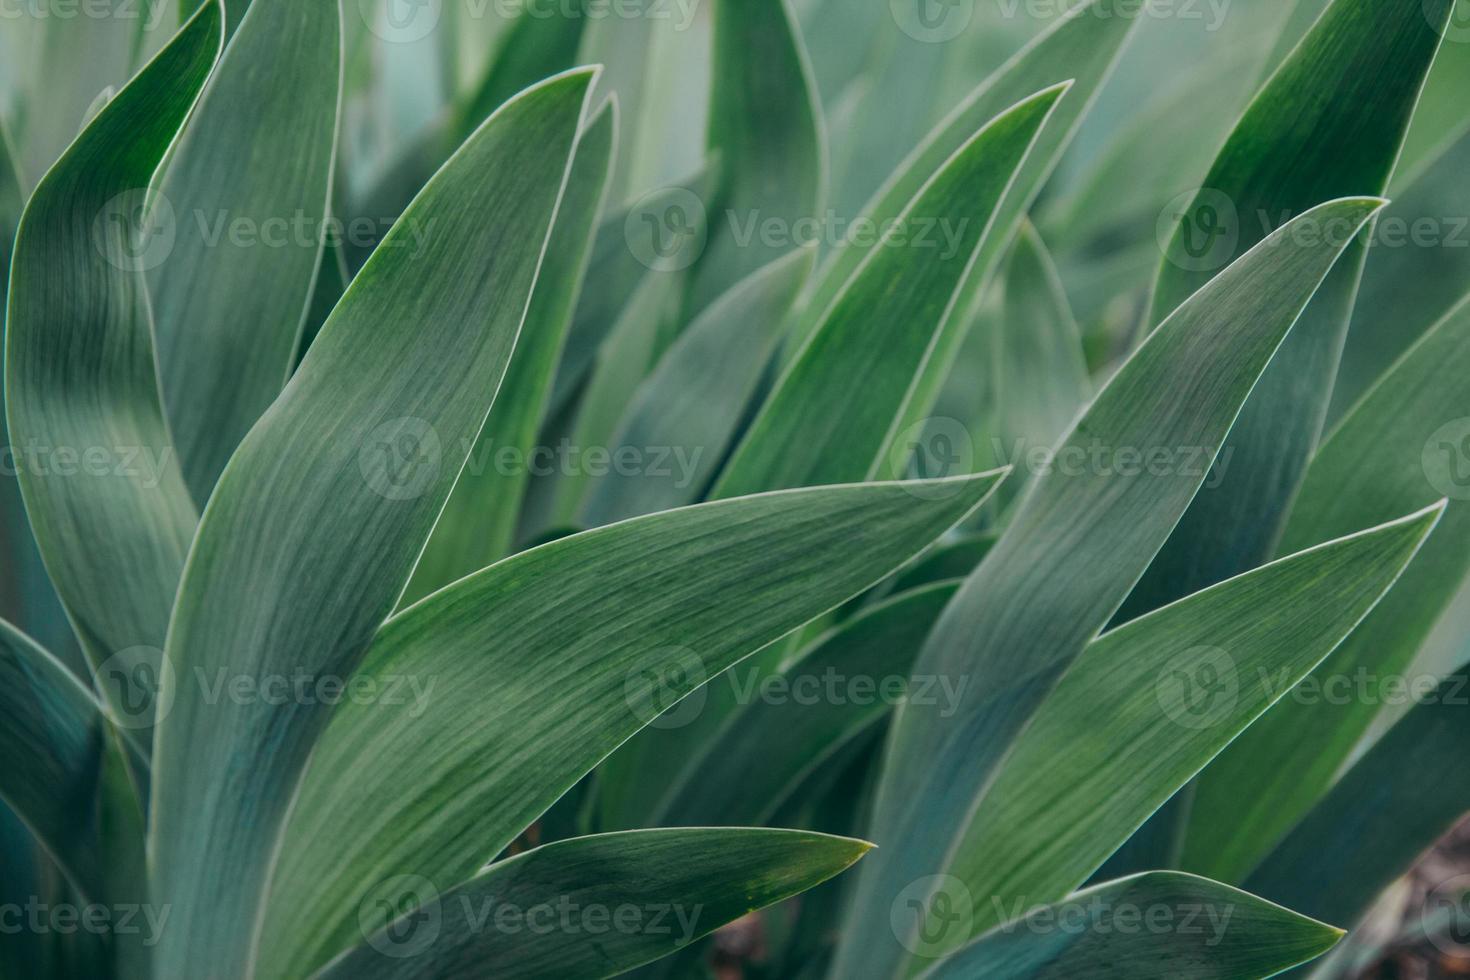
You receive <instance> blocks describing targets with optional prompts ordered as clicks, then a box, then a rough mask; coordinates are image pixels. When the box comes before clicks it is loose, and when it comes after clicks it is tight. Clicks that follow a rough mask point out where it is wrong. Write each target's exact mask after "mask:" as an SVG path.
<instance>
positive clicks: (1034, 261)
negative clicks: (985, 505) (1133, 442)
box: [990, 222, 1092, 493]
mask: <svg viewBox="0 0 1470 980" xmlns="http://www.w3.org/2000/svg"><path fill="white" fill-rule="evenodd" d="M995 288H997V289H999V290H1000V292H1001V303H1000V304H999V305H1000V308H999V310H998V311H997V313H996V315H995V316H994V318H993V323H992V324H990V340H991V350H990V363H991V383H992V385H993V391H994V397H995V404H996V414H995V435H996V438H998V439H999V440H1000V441H1001V443H1002V445H1003V448H1002V454H1003V456H1004V458H1006V459H1008V460H1010V461H1011V462H1012V463H1019V462H1020V461H1021V459H1022V458H1023V457H1024V456H1025V454H1026V453H1028V452H1030V451H1031V450H1033V449H1036V448H1039V447H1048V446H1051V445H1052V444H1053V443H1055V442H1056V440H1057V439H1058V438H1059V437H1060V436H1061V435H1062V433H1064V432H1066V431H1067V427H1068V426H1069V425H1071V424H1072V420H1073V419H1075V418H1076V417H1077V412H1078V411H1079V410H1080V409H1081V407H1082V405H1083V404H1084V403H1086V402H1087V400H1088V399H1089V398H1090V397H1091V396H1092V382H1091V381H1090V380H1089V378H1088V375H1087V363H1086V360H1085V359H1084V357H1083V353H1082V336H1081V333H1080V332H1079V331H1078V329H1077V322H1076V321H1075V320H1073V319H1072V311H1071V308H1070V307H1069V306H1068V304H1067V294H1066V291H1065V290H1064V289H1063V288H1062V282H1061V279H1060V278H1059V277H1058V275H1057V270H1056V266H1055V265H1053V264H1052V259H1051V255H1050V254H1049V253H1048V252H1047V250H1046V245H1045V244H1044V243H1043V242H1042V240H1041V236H1040V235H1038V234H1037V233H1036V229H1035V228H1033V227H1032V226H1031V224H1030V222H1027V223H1025V224H1024V225H1022V228H1021V232H1020V234H1019V235H1017V236H1016V242H1015V245H1014V246H1013V247H1012V249H1011V253H1010V256H1009V257H1008V258H1007V260H1006V263H1005V266H1004V268H1003V269H1002V270H1001V271H1000V272H999V273H998V274H997V276H996V279H995ZM1015 484H1016V485H1015V486H1010V487H1008V488H1007V489H1008V490H1009V491H1011V492H1012V493H1014V492H1015V491H1017V490H1019V489H1020V488H1022V487H1024V485H1025V484H1024V481H1023V480H1017V481H1015Z"/></svg>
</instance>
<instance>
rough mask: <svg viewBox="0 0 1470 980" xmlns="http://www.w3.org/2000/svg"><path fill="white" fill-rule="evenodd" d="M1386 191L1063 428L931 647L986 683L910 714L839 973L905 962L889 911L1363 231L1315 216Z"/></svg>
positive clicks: (1307, 219)
mask: <svg viewBox="0 0 1470 980" xmlns="http://www.w3.org/2000/svg"><path fill="white" fill-rule="evenodd" d="M1381 205H1382V202H1381V201H1379V200H1376V199H1347V200H1343V201H1336V202H1332V203H1329V204H1325V205H1322V206H1321V207H1319V208H1316V209H1314V210H1313V211H1311V212H1308V214H1306V215H1303V216H1302V217H1301V218H1299V219H1297V221H1296V222H1294V223H1293V224H1291V225H1288V226H1287V227H1286V228H1285V229H1283V230H1281V231H1279V232H1277V233H1276V234H1274V235H1272V236H1271V237H1270V238H1268V239H1267V240H1266V241H1265V242H1263V243H1261V244H1260V245H1258V246H1257V247H1256V248H1255V249H1253V250H1252V251H1250V252H1249V253H1247V254H1246V255H1245V256H1244V257H1243V258H1241V259H1240V260H1239V261H1237V262H1236V263H1235V264H1234V265H1232V266H1231V267H1230V268H1229V269H1227V270H1226V271H1225V272H1224V273H1223V274H1221V275H1220V276H1219V277H1217V278H1216V279H1215V280H1214V281H1212V282H1211V283H1210V284H1209V285H1208V286H1206V287H1205V288H1204V289H1202V290H1201V291H1200V292H1199V293H1196V294H1195V296H1193V297H1191V299H1190V301H1189V302H1188V303H1186V304H1185V305H1184V306H1183V307H1181V308H1180V309H1179V310H1178V311H1176V312H1175V313H1174V315H1173V316H1171V317H1170V318H1169V319H1168V320H1167V321H1165V323H1164V324H1163V325H1161V326H1160V327H1159V329H1158V330H1156V331H1155V332H1154V334H1153V336H1152V337H1150V338H1149V340H1148V342H1147V343H1145V344H1144V345H1143V346H1142V347H1141V348H1140V349H1139V350H1138V352H1137V353H1136V354H1135V355H1134V356H1133V358H1132V359H1131V360H1130V361H1129V362H1128V363H1127V364H1125V365H1124V366H1123V367H1122V368H1121V369H1120V370H1119V371H1118V373H1117V374H1115V375H1114V376H1113V379H1112V380H1111V381H1110V382H1109V384H1108V386H1107V387H1106V388H1104V389H1103V391H1102V392H1101V393H1100V394H1099V395H1098V397H1097V398H1096V399H1095V400H1094V401H1093V403H1092V405H1091V407H1090V408H1089V409H1088V411H1087V412H1086V413H1085V414H1084V415H1083V416H1082V418H1081V419H1080V420H1079V421H1078V422H1077V423H1076V425H1075V427H1074V428H1073V430H1072V431H1071V432H1069V433H1068V434H1067V435H1066V436H1065V437H1064V438H1063V439H1062V440H1061V442H1060V444H1059V447H1058V449H1057V451H1056V454H1055V463H1054V465H1053V467H1052V469H1051V470H1050V471H1049V472H1047V473H1045V474H1043V475H1040V476H1039V477H1038V478H1037V479H1036V481H1035V482H1034V483H1033V484H1032V485H1031V488H1030V490H1029V491H1028V493H1027V494H1026V496H1025V497H1023V498H1022V500H1021V502H1020V503H1019V504H1018V506H1017V511H1016V514H1015V516H1014V517H1013V518H1012V520H1011V522H1010V525H1009V526H1008V528H1007V529H1006V531H1005V533H1004V534H1003V535H1002V537H1001V539H1000V540H999V541H998V542H997V543H996V545H995V548H994V549H993V550H992V551H991V552H990V553H989V554H988V555H987V556H986V558H985V560H984V561H983V562H982V563H981V565H980V567H979V568H977V569H976V570H975V572H974V574H972V575H971V576H970V577H969V579H967V580H966V582H965V585H964V586H963V587H962V588H961V590H960V592H959V594H958V595H957V596H956V597H955V599H954V601H953V602H952V603H951V604H950V605H949V607H948V608H947V609H946V611H945V614H944V616H943V617H941V619H940V621H939V623H938V624H937V625H936V626H935V628H934V631H933V632H932V633H931V634H930V635H929V640H928V642H927V644H926V645H925V648H924V652H923V653H922V654H921V655H920V657H919V660H918V662H917V664H916V665H915V668H914V670H915V672H916V673H919V674H925V675H935V676H940V677H943V676H949V677H951V678H959V677H964V676H968V677H971V678H973V680H972V682H971V686H970V689H971V690H972V691H975V692H976V694H975V695H974V696H972V697H971V698H969V699H967V701H966V703H965V704H964V705H963V707H962V708H961V710H960V711H959V712H958V713H956V714H955V715H954V716H953V717H951V718H947V719H940V718H936V717H934V715H933V714H932V713H927V712H916V711H907V710H904V709H902V708H901V709H900V710H899V712H898V714H897V716H896V717H895V719H894V726H893V729H892V731H891V737H890V739H889V745H888V764H887V766H886V767H885V769H884V773H883V779H882V782H881V783H880V786H879V790H878V797H877V802H876V805H875V812H874V819H873V824H872V832H873V835H874V837H875V839H876V840H877V842H878V843H879V845H880V847H882V851H881V852H880V853H879V855H878V858H877V860H875V861H872V862H870V863H869V864H868V865H867V866H866V867H865V868H864V870H863V872H862V873H860V874H859V876H858V890H857V893H856V894H855V896H854V901H853V905H852V907H851V909H850V914H849V919H848V922H849V925H848V928H847V930H846V934H845V936H844V938H843V942H842V944H841V946H840V947H839V953H838V959H837V965H836V971H837V973H838V974H839V975H841V974H842V973H843V972H844V971H845V970H851V969H853V964H856V963H862V964H864V966H863V969H864V971H867V972H869V973H870V974H871V975H873V976H892V975H895V974H896V973H898V972H899V971H900V969H901V968H902V965H903V962H904V960H905V958H906V953H907V950H906V949H905V947H904V946H903V945H902V944H901V943H900V941H899V940H900V937H898V936H896V935H895V934H894V933H893V931H891V930H884V929H881V928H879V927H878V926H879V924H880V923H882V922H885V921H886V917H887V910H888V908H889V905H890V904H891V903H892V902H893V900H894V899H895V897H896V896H897V895H898V894H899V893H900V892H902V891H903V890H904V888H906V887H908V886H910V885H911V884H912V883H915V882H921V884H919V885H918V886H917V887H918V888H919V890H920V891H924V890H925V889H926V888H927V889H931V890H932V888H933V885H934V880H933V879H932V878H928V877H926V876H933V875H938V874H942V873H943V872H945V871H946V869H948V868H949V867H950V866H951V865H952V864H953V862H954V861H955V859H956V847H957V846H958V844H959V842H960V835H961V834H962V832H963V830H964V827H965V826H966V825H967V823H968V822H969V820H970V817H971V816H972V815H973V814H974V813H975V812H976V810H977V808H978V807H979V806H980V805H982V804H983V802H984V800H985V798H986V796H987V795H988V793H989V790H990V789H991V787H992V786H993V784H994V781H995V777H996V774H997V773H998V771H999V768H1000V765H1001V763H1002V762H1003V761H1004V759H1005V758H1006V756H1007V754H1008V753H1009V752H1010V750H1011V748H1012V745H1013V743H1014V740H1015V738H1016V736H1017V735H1018V734H1019V733H1020V732H1021V731H1022V730H1023V729H1024V728H1025V727H1026V726H1027V725H1028V724H1029V723H1030V722H1031V720H1032V719H1033V717H1034V716H1035V713H1036V710H1037V708H1038V706H1039V705H1040V703H1041V702H1042V700H1043V699H1044V698H1045V697H1046V696H1047V695H1048V694H1049V693H1050V692H1051V690H1052V688H1053V686H1054V685H1055V684H1056V682H1057V680H1058V678H1059V677H1060V676H1061V675H1062V673H1063V672H1064V671H1065V670H1066V669H1067V668H1068V667H1069V666H1071V664H1072V662H1073V661H1074V660H1075V659H1076V657H1077V655H1078V654H1079V653H1081V651H1082V648H1083V647H1084V646H1085V645H1086V644H1087V642H1088V641H1090V640H1091V639H1092V638H1093V637H1094V636H1096V635H1097V633H1098V631H1099V630H1100V629H1101V628H1102V626H1103V625H1104V624H1105V623H1106V622H1107V620H1108V618H1109V617H1110V616H1111V615H1112V613H1113V612H1114V611H1115V610H1116V608H1117V606H1118V605H1119V604H1120V603H1121V602H1122V601H1123V599H1124V598H1125V597H1126V596H1127V594H1128V591H1129V589H1130V588H1131V587H1132V586H1133V584H1134V582H1135V581H1137V578H1138V576H1139V575H1141V574H1142V573H1143V570H1144V569H1145V568H1146V567H1147V566H1148V563H1149V561H1150V560H1151V559H1152V558H1153V556H1154V554H1155V553H1156V552H1157V550H1158V548H1159V547H1160V546H1161V545H1162V544H1163V542H1164V540H1165V539H1166V538H1167V537H1168V534H1169V532H1170V530H1171V529H1172V528H1173V526H1174V524H1175V522H1176V521H1177V520H1178V519H1179V516H1180V515H1181V514H1183V513H1184V510H1185V508H1186V507H1188V506H1189V501H1190V500H1191V499H1192V498H1193V497H1194V495H1195V493H1196V492H1197V491H1198V489H1199V488H1200V486H1201V484H1202V483H1203V482H1204V478H1205V473H1206V470H1207V468H1208V466H1209V465H1210V461H1211V460H1212V459H1213V458H1214V455H1215V451H1216V449H1217V448H1218V447H1219V445H1220V444H1221V442H1223V440H1224V438H1225V435H1226V433H1227V432H1228V431H1229V430H1230V425H1231V423H1232V422H1233V421H1234V418H1235V415H1236V413H1237V412H1238V411H1239V410H1240V406H1241V404H1242V403H1243V402H1244V401H1245V399H1246V397H1247V395H1248V394H1249V393H1250V390H1251V387H1252V386H1253V385H1254V384H1255V382H1256V379H1257V378H1258V377H1259V376H1260V373H1261V372H1262V371H1263V370H1264V369H1265V367H1266V364H1267V362H1268V361H1269V360H1270V358H1271V355H1272V354H1273V352H1274V351H1275V350H1276V348H1277V346H1278V345H1279V344H1280V343H1281V341H1282V338H1284V337H1285V336H1286V334H1287V332H1288V330H1289V329H1290V328H1291V325H1292V324H1293V323H1294V322H1295V320H1296V318H1297V316H1298V315H1300V313H1301V311H1302V309H1303V308H1305V306H1306V305H1307V303H1308V301H1309V300H1310V299H1311V296H1312V294H1313V292H1314V291H1315V290H1316V288H1317V286H1318V285H1319V284H1320V283H1321V282H1322V280H1323V279H1324V278H1325V277H1326V275H1327V274H1328V272H1329V271H1330V270H1331V268H1332V265H1333V263H1334V262H1335V261H1336V260H1337V258H1338V256H1339V255H1340V254H1341V251H1342V248H1343V247H1344V246H1345V244H1346V243H1336V244H1334V243H1331V242H1327V241H1325V240H1323V239H1321V238H1311V237H1310V236H1301V235H1299V234H1297V232H1299V231H1300V230H1301V228H1302V227H1303V226H1304V225H1305V226H1306V227H1316V223H1317V222H1321V221H1342V222H1346V223H1348V224H1349V225H1350V226H1351V227H1352V228H1353V229H1356V228H1357V227H1359V226H1361V225H1362V224H1363V223H1364V222H1366V221H1367V220H1369V218H1371V216H1372V215H1373V214H1374V213H1375V212H1376V211H1377V210H1378V208H1379V207H1381ZM1145 461H1147V464H1148V465H1144V464H1145ZM925 897H926V896H925V895H919V896H917V898H918V899H919V900H920V901H923V900H924V899H925ZM904 938H908V937H904Z"/></svg>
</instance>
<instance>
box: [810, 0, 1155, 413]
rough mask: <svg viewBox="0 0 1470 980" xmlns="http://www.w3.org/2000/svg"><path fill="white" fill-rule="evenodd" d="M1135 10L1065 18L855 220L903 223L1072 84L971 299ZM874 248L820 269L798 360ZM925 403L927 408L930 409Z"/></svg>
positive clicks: (971, 287)
mask: <svg viewBox="0 0 1470 980" xmlns="http://www.w3.org/2000/svg"><path fill="white" fill-rule="evenodd" d="M1139 6H1140V0H1093V2H1092V3H1090V4H1089V5H1088V6H1085V7H1079V8H1078V9H1076V10H1075V11H1073V12H1072V13H1070V14H1069V15H1068V16H1066V17H1063V18H1060V19H1059V20H1058V21H1057V23H1056V24H1054V25H1052V26H1051V27H1049V28H1047V30H1046V31H1044V32H1043V33H1042V34H1041V35H1039V36H1038V37H1037V38H1036V39H1035V40H1034V41H1032V42H1031V43H1030V44H1028V45H1027V46H1026V47H1025V48H1024V49H1022V50H1021V51H1020V52H1018V53H1017V54H1016V55H1015V56H1014V57H1013V58H1011V60H1010V61H1008V62H1006V64H1005V65H1003V66H1002V67H1001V68H1000V69H998V70H997V71H996V72H995V73H994V74H993V75H991V76H990V77H989V78H987V79H986V80H985V81H984V82H982V83H981V84H980V86H979V87H978V88H976V89H975V91H973V92H972V93H970V95H969V96H968V97H967V98H966V99H965V101H964V102H962V103H960V105H959V106H957V107H956V108H955V109H954V111H952V112H951V113H950V114H949V115H948V116H947V117H945V119H944V120H943V121H942V122H940V123H939V125H938V126H936V127H935V128H934V130H933V132H931V133H930V134H929V135H928V136H927V137H925V139H924V140H923V142H921V143H920V144H919V145H918V146H917V147H916V148H915V149H914V151H913V152H912V153H910V154H909V156H908V158H907V159H906V160H904V162H903V163H902V165H901V166H900V167H899V168H898V170H897V171H895V172H894V173H893V175H892V176H891V177H889V178H888V180H887V181H886V182H885V183H884V185H883V186H882V187H881V188H880V189H879V190H878V191H877V193H875V194H874V195H873V198H872V200H871V201H869V202H868V204H867V205H865V206H864V207H863V208H862V210H861V211H860V212H859V213H860V214H861V216H862V217H863V218H865V219H868V220H870V221H871V222H872V223H873V226H874V227H879V228H881V227H884V226H885V225H886V224H887V223H888V222H890V221H892V220H894V219H896V218H898V217H899V215H900V214H901V213H902V212H903V211H904V209H905V207H907V206H908V204H909V202H910V201H912V200H913V198H914V197H915V195H917V194H918V193H919V192H920V191H921V190H922V189H923V187H924V185H925V184H926V183H927V182H928V181H929V180H930V179H931V177H932V175H933V174H934V173H935V172H936V171H938V170H939V168H940V167H941V166H943V165H944V164H945V162H946V161H947V160H949V159H950V157H952V156H953V155H954V154H955V153H956V152H957V151H958V150H959V149H960V147H961V146H963V145H965V144H966V143H967V142H968V141H969V140H970V138H971V137H972V135H973V134H974V133H975V131H976V130H978V129H980V128H981V127H983V126H985V125H986V123H987V122H988V121H989V120H991V119H992V118H994V117H995V116H998V115H1000V114H1001V113H1002V112H1005V111H1006V110H1007V109H1008V108H1009V107H1011V106H1013V105H1015V104H1016V103H1017V102H1020V101H1021V100H1023V99H1025V98H1027V97H1028V96H1030V95H1031V94H1032V93H1033V92H1039V91H1041V90H1042V89H1045V88H1048V87H1050V86H1054V85H1057V84H1059V83H1061V82H1064V81H1067V80H1069V79H1071V80H1072V86H1073V87H1072V89H1071V91H1070V92H1069V94H1068V96H1067V98H1065V99H1063V100H1062V101H1061V103H1060V104H1059V105H1058V106H1057V108H1056V110H1055V113H1054V117H1053V118H1052V120H1051V121H1050V123H1049V124H1048V125H1047V127H1046V129H1045V131H1044V132H1043V133H1042V134H1041V135H1040V136H1038V137H1037V139H1036V143H1035V146H1034V147H1033V149H1032V151H1031V156H1030V157H1029V158H1028V160H1029V165H1028V166H1026V167H1025V168H1024V169H1023V170H1022V171H1021V172H1020V173H1018V174H1017V175H1016V178H1015V184H1014V186H1013V187H1011V189H1010V192H1009V193H1008V194H1007V195H1006V196H1005V199H1004V201H1003V202H1001V204H1000V210H999V212H998V214H997V216H996V218H995V221H994V225H995V230H994V231H993V233H992V234H991V235H990V237H989V238H988V239H987V241H986V242H985V244H984V245H982V247H981V252H980V256H979V258H978V259H977V260H976V262H975V264H974V268H973V270H972V272H971V273H970V281H969V283H968V284H967V285H966V295H967V296H970V297H973V294H975V293H976V292H978V291H979V287H980V284H981V282H982V281H983V280H984V279H985V278H986V276H987V275H988V274H989V270H990V267H991V266H992V265H993V264H994V263H995V261H996V260H998V259H999V258H1000V257H1001V255H1002V254H1003V253H1004V251H1005V249H1006V248H1007V247H1008V246H1009V245H1010V239H1011V232H1012V230H1013V229H1014V228H1015V227H1016V224H1017V222H1019V221H1020V220H1021V217H1022V216H1023V215H1024V214H1025V212H1026V209H1027V208H1028V207H1029V206H1030V204H1031V202H1032V200H1033V199H1034V198H1035V197H1036V194H1037V193H1038V192H1039V191H1040V190H1041V188H1042V185H1044V184H1045V183H1046V180H1047V178H1048V177H1049V176H1051V173H1052V170H1053V169H1054V168H1055V167H1056V164H1057V162H1058V161H1059V160H1060V159H1061V156H1062V153H1063V151H1064V150H1065V149H1066V147H1067V145H1068V143H1069V142H1070V141H1071V138H1072V135H1073V134H1074V133H1075V131H1076V129H1077V127H1078V125H1079V124H1080V122H1081V120H1082V118H1083V116H1085V115H1086V113H1087V110H1088V108H1089V107H1090V106H1091V104H1092V102H1093V100H1094V98H1095V97H1096V95H1097V93H1098V90H1099V89H1100V88H1101V87H1102V84H1103V82H1104V81H1106V79H1107V77H1108V75H1109V74H1110V72H1111V70H1112V66H1113V64H1114V62H1115V61H1116V60H1117V58H1118V56H1119V54H1120V52H1121V51H1122V49H1123V45H1124V43H1125V42H1126V41H1127V40H1128V37H1129V35H1130V33H1131V31H1132V29H1133V27H1134V25H1136V24H1137V23H1138V21H1139V19H1140V18H1139ZM874 247H875V244H874V243H873V242H871V241H869V242H868V243H867V244H864V243H863V240H862V239H857V240H853V239H852V238H849V239H848V240H846V241H844V243H843V244H842V245H841V246H839V247H838V248H837V249H836V250H835V251H834V252H833V253H832V255H831V257H830V258H829V259H828V260H827V261H826V262H825V263H824V264H823V266H822V268H821V270H820V272H819V275H818V278H817V281H816V283H815V284H814V286H813V288H812V290H811V293H810V295H809V296H808V298H807V301H806V305H805V308H804V312H803V313H802V315H801V317H800V319H799V320H798V321H797V322H796V323H795V324H794V325H793V327H792V331H793V346H792V354H793V356H794V354H795V353H796V351H797V350H799V348H800V344H801V343H802V342H803V341H805V339H806V338H807V337H808V336H809V335H810V334H811V332H812V331H813V330H815V329H816V328H817V326H818V324H819V323H820V322H821V321H822V319H823V318H824V316H825V314H826V312H827V310H828V308H829V307H830V306H831V305H832V303H833V302H834V301H835V300H836V299H837V297H838V295H839V294H840V293H841V292H842V291H843V290H844V288H845V287H846V285H847V282H848V280H849V279H851V278H852V276H853V274H854V273H855V272H857V270H858V268H859V267H860V266H861V265H862V264H863V262H864V261H865V260H866V258H867V255H868V253H870V252H871V251H873V248H874ZM966 305H968V304H966ZM953 332H954V336H953V338H946V339H945V340H944V341H943V342H942V344H941V346H940V352H941V354H942V355H943V356H940V357H938V358H936V361H935V368H934V370H933V371H931V372H930V377H929V378H928V379H927V380H926V391H927V392H930V393H933V392H937V390H938V386H939V383H940V382H942V381H943V379H944V375H945V373H947V370H948V368H947V365H948V363H950V361H952V359H953V356H954V351H955V350H957V348H958V346H959V341H960V340H962V339H963V331H962V329H960V328H959V327H956V329H955V330H954V331H953ZM941 367H943V371H941V370H940V368H941ZM928 400H929V399H927V398H926V399H921V401H924V402H925V403H927V401H928Z"/></svg>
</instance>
